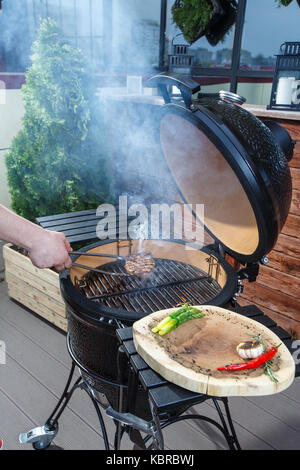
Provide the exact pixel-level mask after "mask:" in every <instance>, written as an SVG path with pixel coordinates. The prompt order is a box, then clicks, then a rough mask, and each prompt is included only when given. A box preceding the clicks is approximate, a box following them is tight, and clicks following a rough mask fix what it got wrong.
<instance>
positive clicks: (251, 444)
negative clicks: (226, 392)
mask: <svg viewBox="0 0 300 470" xmlns="http://www.w3.org/2000/svg"><path fill="white" fill-rule="evenodd" d="M219 404H220V406H221V408H222V404H221V403H219ZM189 413H199V414H204V415H205V416H207V417H209V418H211V419H214V420H215V421H217V422H220V419H219V416H218V414H217V411H216V408H215V406H214V405H213V403H212V402H211V401H207V402H205V403H202V404H200V405H196V406H193V407H192V408H191V409H190V410H189ZM189 423H190V425H191V426H193V427H194V428H195V429H197V428H201V429H202V430H203V431H205V432H206V434H207V436H209V438H210V439H211V440H216V442H218V443H219V445H223V446H224V448H227V444H226V441H225V438H224V437H223V435H222V434H221V432H220V431H219V430H218V429H216V428H214V427H213V426H211V425H210V424H206V423H203V422H201V421H189ZM234 426H235V430H236V433H237V436H238V439H239V442H240V444H241V447H242V449H243V450H273V447H272V446H270V445H269V444H268V443H267V442H265V441H264V440H263V439H260V438H258V437H257V436H256V434H255V433H252V432H250V431H249V430H248V429H247V428H244V427H243V426H241V425H240V424H239V423H236V422H234Z"/></svg>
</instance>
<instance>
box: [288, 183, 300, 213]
mask: <svg viewBox="0 0 300 470" xmlns="http://www.w3.org/2000/svg"><path fill="white" fill-rule="evenodd" d="M299 189H300V188H299ZM290 214H293V215H300V191H298V190H296V189H295V190H294V191H293V192H292V202H291V208H290Z"/></svg>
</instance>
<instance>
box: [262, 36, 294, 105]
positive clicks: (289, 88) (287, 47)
mask: <svg viewBox="0 0 300 470" xmlns="http://www.w3.org/2000/svg"><path fill="white" fill-rule="evenodd" d="M280 51H281V52H282V54H278V55H277V56H276V57H277V59H276V67H275V73H274V79H273V86H272V92H271V101H270V105H269V106H268V109H281V110H289V111H299V110H300V42H284V43H283V44H282V45H281V46H280Z"/></svg>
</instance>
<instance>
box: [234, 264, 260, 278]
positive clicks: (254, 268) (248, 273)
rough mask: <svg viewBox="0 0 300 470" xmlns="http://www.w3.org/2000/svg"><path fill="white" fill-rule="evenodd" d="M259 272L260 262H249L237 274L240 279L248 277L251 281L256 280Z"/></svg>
mask: <svg viewBox="0 0 300 470" xmlns="http://www.w3.org/2000/svg"><path fill="white" fill-rule="evenodd" d="M258 273H259V264H258V263H247V264H246V266H245V268H242V269H240V270H239V271H238V272H237V274H238V276H239V278H240V279H247V280H248V281H249V282H255V281H256V278H257V276H258Z"/></svg>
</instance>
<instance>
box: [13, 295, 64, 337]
mask: <svg viewBox="0 0 300 470" xmlns="http://www.w3.org/2000/svg"><path fill="white" fill-rule="evenodd" d="M8 294H9V296H10V297H11V298H12V299H14V300H16V301H17V302H19V303H20V304H22V305H24V306H25V307H27V308H29V309H30V310H32V311H33V312H35V313H37V314H38V315H40V316H41V317H43V318H45V320H48V321H49V322H50V323H53V325H55V326H57V327H58V328H61V329H62V330H63V331H67V320H66V318H63V317H62V316H61V315H58V314H57V313H55V312H54V311H53V310H51V309H49V308H48V307H46V306H45V305H43V304H42V303H40V302H38V301H37V300H34V299H32V298H31V297H29V296H27V295H25V294H24V292H23V291H21V290H18V289H17V288H16V287H15V286H12V288H10V286H8Z"/></svg>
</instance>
